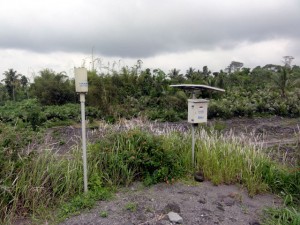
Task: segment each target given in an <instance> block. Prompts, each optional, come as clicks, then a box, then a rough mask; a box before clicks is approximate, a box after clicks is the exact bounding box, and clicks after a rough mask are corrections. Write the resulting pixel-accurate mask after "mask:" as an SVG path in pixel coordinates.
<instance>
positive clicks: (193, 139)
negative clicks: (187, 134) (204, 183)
mask: <svg viewBox="0 0 300 225" xmlns="http://www.w3.org/2000/svg"><path fill="white" fill-rule="evenodd" d="M192 98H193V99H195V98H196V94H195V91H193V96H192ZM192 163H193V167H195V125H194V124H192Z"/></svg>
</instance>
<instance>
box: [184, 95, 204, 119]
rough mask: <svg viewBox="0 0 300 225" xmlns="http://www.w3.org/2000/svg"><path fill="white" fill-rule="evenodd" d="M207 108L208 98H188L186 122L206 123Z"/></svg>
mask: <svg viewBox="0 0 300 225" xmlns="http://www.w3.org/2000/svg"><path fill="white" fill-rule="evenodd" d="M207 108H208V100H205V99H188V122H189V123H206V122H207Z"/></svg>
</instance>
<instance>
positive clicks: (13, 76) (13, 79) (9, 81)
mask: <svg viewBox="0 0 300 225" xmlns="http://www.w3.org/2000/svg"><path fill="white" fill-rule="evenodd" d="M3 75H4V76H5V78H4V79H3V80H2V81H4V83H5V87H6V89H7V92H8V94H9V96H10V98H11V99H12V100H13V101H15V100H16V96H15V92H16V86H17V85H18V83H19V79H18V78H19V77H20V74H17V71H16V70H13V69H9V70H8V71H5V72H4V73H3Z"/></svg>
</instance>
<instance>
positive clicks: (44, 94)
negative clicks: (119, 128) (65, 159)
mask: <svg viewBox="0 0 300 225" xmlns="http://www.w3.org/2000/svg"><path fill="white" fill-rule="evenodd" d="M4 75H5V79H3V83H2V84H0V105H2V106H3V105H5V104H6V105H7V104H11V103H7V102H8V101H13V102H19V101H22V100H25V99H36V100H37V102H36V103H39V104H40V105H38V107H39V108H40V107H45V106H51V105H63V104H75V103H77V101H78V97H77V96H76V93H75V88H74V80H70V79H69V78H68V77H67V76H66V75H65V74H64V73H62V72H61V73H56V72H54V71H51V70H49V69H45V70H42V71H40V73H39V76H36V77H35V78H34V80H33V81H32V83H29V82H28V79H27V78H26V77H25V76H22V75H17V72H16V71H14V70H13V69H9V70H8V71H6V72H4ZM88 82H89V93H88V94H87V105H88V106H90V107H93V108H95V110H96V111H97V113H94V114H93V117H94V118H97V117H98V118H99V117H100V118H105V119H107V120H110V121H116V120H118V118H120V117H125V118H132V117H137V116H141V115H143V116H146V117H148V118H149V119H151V120H155V119H158V120H161V121H177V120H181V119H185V118H186V104H187V103H186V99H187V98H188V97H190V96H189V95H190V94H189V93H185V92H183V91H181V90H177V89H174V88H171V87H170V86H169V85H170V84H178V83H195V84H207V85H212V86H216V87H220V88H224V89H225V90H226V92H225V94H218V93H212V92H202V93H201V97H204V98H210V99H211V104H210V107H209V117H210V118H214V117H220V118H230V117H236V116H250V117H251V116H255V115H279V116H286V117H299V116H300V104H299V102H300V88H299V87H300V67H299V66H290V65H287V64H286V65H284V66H279V65H266V66H264V67H260V66H258V67H256V68H254V69H252V70H250V69H249V68H238V69H236V68H234V67H233V68H231V69H230V70H229V71H228V72H227V73H225V72H223V71H222V70H221V71H220V72H214V73H211V72H210V71H209V69H208V68H207V66H204V67H203V70H202V71H200V70H195V69H193V68H190V69H189V70H187V71H186V73H185V74H181V73H180V71H179V70H176V69H173V70H171V71H170V72H169V73H168V74H166V73H165V72H164V71H162V70H160V69H155V70H150V69H145V70H142V71H139V70H137V69H136V67H133V68H132V69H129V68H127V67H124V68H123V69H122V70H120V71H112V72H111V73H107V74H104V73H98V72H96V71H95V70H94V71H89V72H88ZM199 96H200V95H199ZM25 104H26V103H25ZM35 106H36V104H35ZM69 106H70V105H69ZM70 107H73V106H70ZM57 109H59V108H57ZM2 110H3V108H1V111H2ZM37 110H39V109H37ZM41 111H43V109H41ZM20 113H21V112H20ZM70 113H72V112H70ZM71 117H72V116H71ZM0 119H1V118H0ZM47 119H48V118H46V120H47Z"/></svg>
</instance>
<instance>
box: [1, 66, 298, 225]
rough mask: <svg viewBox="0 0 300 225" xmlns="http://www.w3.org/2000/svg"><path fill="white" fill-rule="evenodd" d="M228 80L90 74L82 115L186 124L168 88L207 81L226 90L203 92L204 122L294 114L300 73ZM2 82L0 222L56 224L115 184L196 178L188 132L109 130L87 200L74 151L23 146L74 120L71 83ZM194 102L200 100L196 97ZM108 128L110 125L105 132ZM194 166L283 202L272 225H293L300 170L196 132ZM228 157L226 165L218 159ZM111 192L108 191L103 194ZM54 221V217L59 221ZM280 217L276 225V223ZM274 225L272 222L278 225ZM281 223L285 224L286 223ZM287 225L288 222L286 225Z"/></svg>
mask: <svg viewBox="0 0 300 225" xmlns="http://www.w3.org/2000/svg"><path fill="white" fill-rule="evenodd" d="M236 65H237V66H240V64H234V63H232V66H231V67H232V68H231V67H230V68H229V69H228V71H227V72H226V73H225V72H223V71H220V72H214V73H211V72H210V71H209V70H208V68H207V66H204V67H203V70H202V71H200V70H195V69H193V68H190V69H189V70H188V71H186V73H185V74H181V73H180V71H179V70H176V69H173V70H171V71H170V72H169V73H168V74H166V73H165V72H163V71H162V70H160V69H156V70H150V69H146V70H137V68H136V67H134V68H132V69H128V68H123V69H122V70H121V71H112V72H111V73H109V74H102V73H101V74H99V73H97V72H96V71H89V72H88V82H89V92H88V94H87V105H88V107H87V112H86V115H87V118H88V120H89V122H93V120H98V119H104V120H106V121H107V122H109V123H115V122H117V121H118V119H119V118H126V119H130V118H133V117H139V116H142V117H146V118H148V119H150V120H161V121H177V120H182V119H186V114H187V112H186V108H187V107H186V106H187V105H186V104H187V103H186V102H187V101H186V100H187V98H188V97H190V96H189V94H188V93H185V92H183V91H180V90H176V89H173V88H170V86H169V85H170V84H178V83H195V84H207V85H212V86H217V87H220V88H224V89H226V92H225V94H218V93H211V92H202V93H201V96H202V97H203V98H210V105H209V112H208V113H209V118H231V117H241V116H247V117H253V116H269V115H279V116H286V117H300V104H299V102H300V88H299V87H300V67H299V66H290V65H288V64H285V65H284V66H279V65H266V66H264V67H259V66H258V67H256V68H254V69H252V70H250V69H248V68H240V67H239V68H236V67H235V66H236ZM3 74H4V76H5V79H3V80H2V83H0V222H5V223H9V221H10V220H11V219H12V218H16V217H17V216H28V215H33V216H36V217H47V218H48V219H50V220H51V219H53V218H50V217H51V215H50V214H51V213H49V210H54V209H55V208H57V207H58V208H59V210H58V212H57V214H58V215H59V216H58V217H59V218H64V217H65V216H67V215H69V214H70V213H74V212H76V211H78V210H80V209H82V208H85V207H92V205H93V203H94V202H95V201H96V200H97V199H104V198H108V197H109V196H110V194H111V193H110V191H108V190H111V189H112V187H116V186H118V185H128V184H130V183H131V182H133V181H135V180H141V181H143V182H144V184H145V185H150V184H154V183H157V182H172V181H173V180H174V179H179V178H181V177H183V176H187V175H190V174H192V172H193V169H192V163H191V155H190V154H191V153H190V148H191V146H190V143H191V140H190V139H191V137H190V134H179V133H172V134H170V133H167V134H165V135H155V134H151V133H147V132H144V131H141V130H139V129H135V130H130V131H126V132H123V133H115V132H111V133H110V132H108V133H107V134H106V136H105V137H104V138H103V139H101V140H99V141H98V142H97V143H94V144H90V145H89V146H88V157H89V159H88V161H89V189H90V192H89V194H88V195H84V194H83V187H82V185H83V184H82V183H83V177H82V163H81V156H80V149H74V150H73V151H72V152H71V153H70V154H68V155H65V156H57V155H55V154H53V153H52V152H51V151H47V150H45V152H42V153H37V152H35V149H27V148H26V147H27V146H28V144H29V143H31V142H32V140H40V139H41V138H43V135H44V133H43V132H44V129H45V128H48V127H52V126H58V125H69V124H72V123H78V122H80V118H79V115H80V108H79V104H78V102H77V101H78V97H77V96H76V93H75V88H74V80H72V79H69V78H68V77H67V76H66V75H65V74H64V73H56V72H54V71H52V70H49V69H46V70H42V71H40V73H39V76H36V77H35V78H34V80H33V81H32V83H30V82H29V81H28V79H27V78H26V77H25V76H24V75H19V74H18V73H17V71H15V70H13V69H9V70H8V71H5V72H4V73H3ZM199 96H200V93H199ZM111 126H112V125H111ZM197 135H199V136H201V138H198V139H197V143H196V149H197V150H198V151H197V154H196V159H197V164H196V167H197V169H199V170H202V171H203V173H204V175H205V177H206V178H207V179H209V180H211V181H212V182H213V183H215V184H220V183H227V184H231V183H239V184H242V185H243V186H245V187H246V188H247V189H248V191H249V194H250V195H254V194H256V193H259V192H263V191H272V192H274V193H278V194H280V195H282V196H283V197H284V199H285V203H286V206H287V207H286V208H283V209H276V210H274V209H271V210H269V211H268V213H269V215H270V217H268V218H267V219H266V221H267V223H269V224H272V223H273V224H274V223H275V224H276V223H277V224H285V223H286V224H298V221H299V204H300V196H299V193H300V171H299V169H298V168H296V169H293V170H291V169H289V168H285V167H283V166H279V165H278V164H276V163H274V162H272V161H271V160H270V159H269V158H267V157H266V156H264V155H263V154H261V153H260V152H259V151H257V149H256V148H255V147H253V146H247V145H245V144H244V142H243V140H238V139H236V138H234V137H231V138H229V137H226V138H224V137H223V136H222V135H220V134H218V133H215V132H210V131H208V132H207V131H205V130H200V129H199V130H198V134H197ZM224 159H226V160H224ZM107 188H109V189H107ZM55 219H57V218H55ZM276 220H277V221H276ZM274 221H275V222H274ZM282 221H284V222H282ZM286 221H288V222H286Z"/></svg>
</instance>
